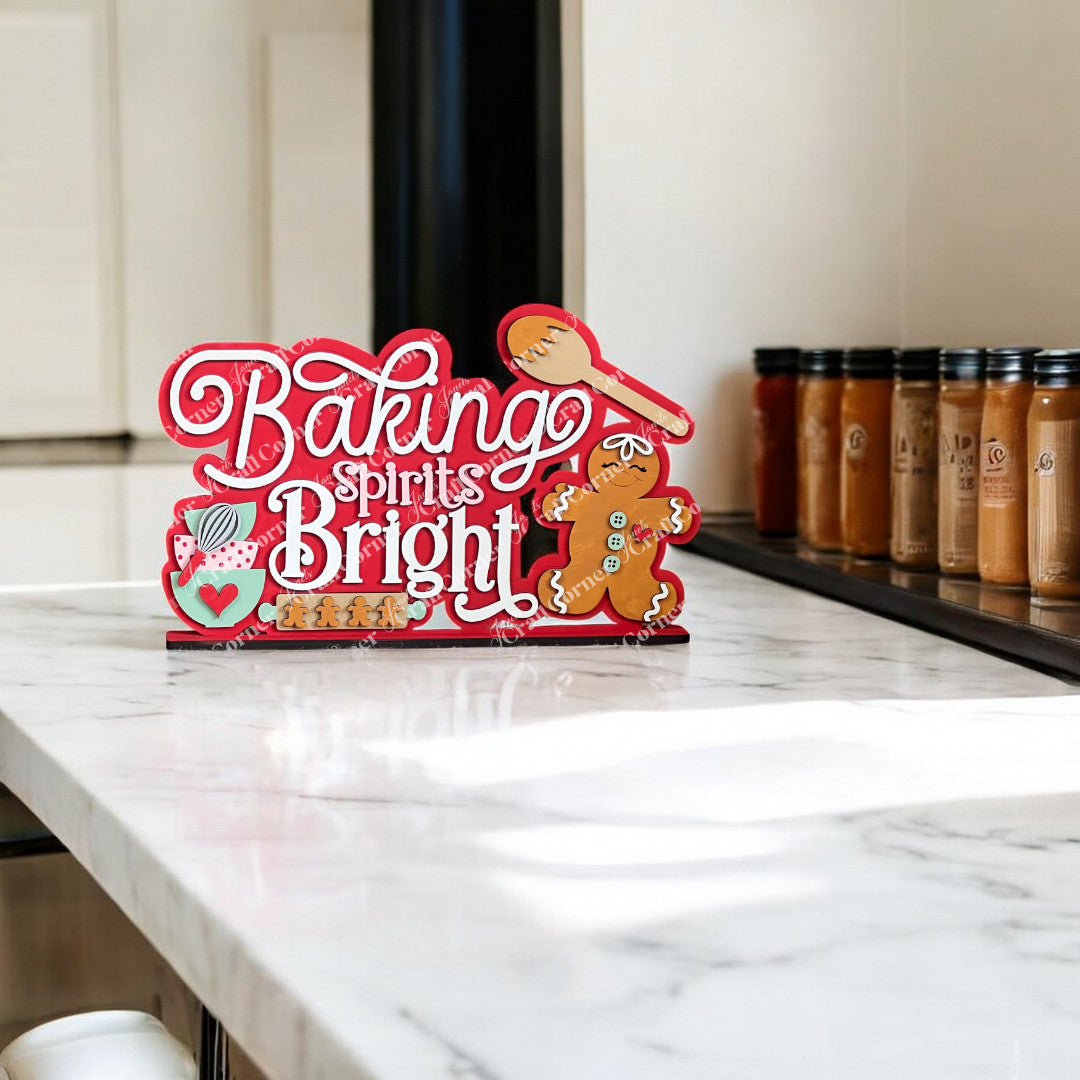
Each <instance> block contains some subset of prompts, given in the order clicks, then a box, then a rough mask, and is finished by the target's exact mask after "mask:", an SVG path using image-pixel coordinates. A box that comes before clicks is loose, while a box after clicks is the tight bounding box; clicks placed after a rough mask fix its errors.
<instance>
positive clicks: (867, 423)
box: [840, 346, 896, 557]
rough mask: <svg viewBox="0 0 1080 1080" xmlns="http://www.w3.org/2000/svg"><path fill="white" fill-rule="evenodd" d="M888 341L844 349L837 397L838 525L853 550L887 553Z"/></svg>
mask: <svg viewBox="0 0 1080 1080" xmlns="http://www.w3.org/2000/svg"><path fill="white" fill-rule="evenodd" d="M895 359H896V350H895V349H893V348H892V347H890V346H873V347H862V348H856V349H849V350H848V351H847V352H846V353H845V354H844V391H843V395H842V397H841V402H840V427H841V433H842V439H843V443H842V453H841V458H840V528H841V534H842V536H843V546H844V550H845V551H847V552H849V553H850V554H852V555H861V556H865V557H878V556H885V555H888V554H889V515H890V507H889V501H890V500H889V459H890V452H891V445H890V438H889V428H890V422H891V409H892V388H893V363H894V361H895Z"/></svg>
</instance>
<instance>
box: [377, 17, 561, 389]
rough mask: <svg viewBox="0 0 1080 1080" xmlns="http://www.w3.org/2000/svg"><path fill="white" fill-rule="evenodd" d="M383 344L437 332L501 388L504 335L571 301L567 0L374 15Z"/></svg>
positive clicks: (462, 369)
mask: <svg viewBox="0 0 1080 1080" xmlns="http://www.w3.org/2000/svg"><path fill="white" fill-rule="evenodd" d="M373 43H374V45H373V47H374V57H373V71H374V140H375V144H374V151H375V183H374V194H375V202H374V216H375V220H374V231H375V268H374V269H375V339H376V340H375V342H374V344H375V346H376V348H378V347H380V346H381V345H382V344H383V343H384V342H385V341H386V340H387V339H388V338H389V337H391V336H392V335H393V334H395V333H397V332H398V331H399V330H403V329H407V328H409V327H414V326H428V327H431V328H433V329H436V330H440V331H442V332H443V333H444V334H446V336H447V337H448V338H449V339H450V343H451V345H452V346H453V349H454V357H455V362H454V369H455V374H458V375H485V376H487V377H489V378H495V379H497V380H499V381H503V380H504V377H505V373H504V372H503V370H502V368H501V365H500V364H499V363H498V361H497V358H496V355H495V339H494V335H495V329H496V327H497V325H498V321H499V319H500V317H501V316H502V315H503V314H504V313H505V312H506V311H507V310H508V309H509V308H511V307H514V306H515V305H516V304H521V303H525V302H528V301H532V300H545V301H548V302H551V303H559V302H560V301H561V293H562V198H561V191H562V156H561V139H562V135H561V93H560V86H561V72H560V55H559V7H558V0H512V2H507V0H378V2H377V3H375V4H374V5H373Z"/></svg>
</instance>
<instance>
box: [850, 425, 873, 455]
mask: <svg viewBox="0 0 1080 1080" xmlns="http://www.w3.org/2000/svg"><path fill="white" fill-rule="evenodd" d="M869 442H870V436H869V435H867V433H866V428H864V427H863V426H862V424H848V427H847V431H845V432H844V452H845V453H846V454H847V456H848V457H849V458H850V459H851V460H852V461H858V460H859V458H861V457H864V456H865V455H866V448H867V445H868V443H869Z"/></svg>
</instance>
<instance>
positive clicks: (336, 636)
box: [165, 626, 690, 652]
mask: <svg viewBox="0 0 1080 1080" xmlns="http://www.w3.org/2000/svg"><path fill="white" fill-rule="evenodd" d="M596 630H597V632H596V633H595V634H580V633H579V634H577V635H574V636H571V635H570V634H567V633H565V632H564V631H562V630H561V629H558V628H555V627H551V628H545V629H544V630H533V631H531V632H530V633H528V634H525V635H520V634H519V635H515V634H514V631H513V629H511V630H510V631H509V632H508V633H507V634H506V636H505V637H497V636H492V635H491V634H487V635H485V636H482V637H481V636H477V637H462V636H461V634H460V632H455V631H453V630H446V631H438V630H432V631H427V632H424V631H416V630H414V631H411V632H410V633H408V634H401V633H394V632H393V631H390V632H385V633H382V634H372V635H371V637H357V636H356V634H355V633H351V634H350V633H327V634H319V633H316V632H313V631H310V630H308V631H305V632H303V633H298V634H296V635H295V636H289V637H282V636H276V637H271V636H270V635H268V634H252V635H248V636H244V635H238V636H237V637H235V638H225V639H220V638H219V639H217V640H214V639H212V638H207V637H204V636H203V635H202V634H199V633H196V632H195V631H194V630H170V631H169V632H168V633H167V634H166V635H165V647H166V648H167V649H169V650H173V651H191V650H193V649H199V650H205V649H216V650H218V651H222V650H224V651H229V652H237V651H239V650H240V649H366V648H380V649H437V648H443V649H445V648H448V647H449V648H476V647H478V646H480V647H483V646H507V645H685V644H687V643H688V642H689V641H690V634H689V633H688V632H687V631H686V630H684V629H683V628H682V627H681V626H665V627H662V628H660V629H657V630H655V631H653V630H643V631H642V632H641V635H640V637H639V636H638V635H637V634H634V633H627V632H626V631H620V630H618V629H617V628H614V627H613V628H611V629H608V628H607V627H599V626H598V627H597V628H596Z"/></svg>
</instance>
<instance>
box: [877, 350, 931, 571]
mask: <svg viewBox="0 0 1080 1080" xmlns="http://www.w3.org/2000/svg"><path fill="white" fill-rule="evenodd" d="M940 353H941V350H940V349H939V348H936V347H924V348H918V349H901V350H900V352H899V353H898V354H897V357H896V364H895V368H894V370H895V373H896V380H895V383H894V385H893V394H892V529H891V533H892V536H891V539H890V541H889V554H890V555H891V556H892V560H893V562H895V563H897V564H898V565H900V566H905V567H909V568H911V569H915V570H932V569H933V568H934V567H935V566H937V486H938V444H937V399H938V362H939V357H940Z"/></svg>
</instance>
